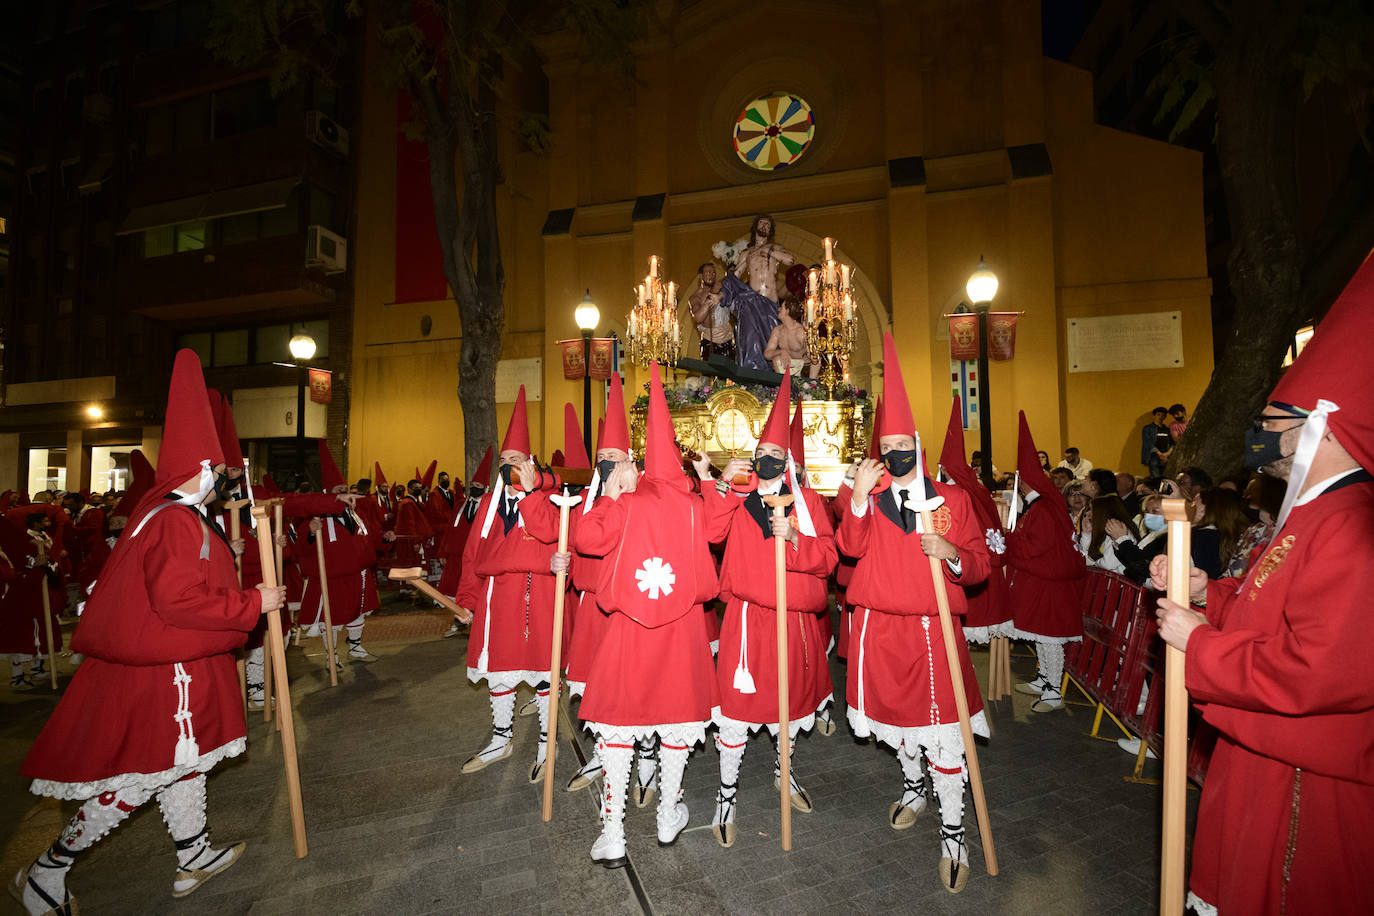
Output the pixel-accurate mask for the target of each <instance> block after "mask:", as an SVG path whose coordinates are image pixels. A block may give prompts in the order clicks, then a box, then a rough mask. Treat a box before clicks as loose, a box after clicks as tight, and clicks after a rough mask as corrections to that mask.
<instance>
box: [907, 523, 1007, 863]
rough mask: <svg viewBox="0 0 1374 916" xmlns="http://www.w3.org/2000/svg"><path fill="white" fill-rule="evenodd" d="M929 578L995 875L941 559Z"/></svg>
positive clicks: (987, 859) (926, 526)
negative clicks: (937, 609) (933, 586)
mask: <svg viewBox="0 0 1374 916" xmlns="http://www.w3.org/2000/svg"><path fill="white" fill-rule="evenodd" d="M921 525H922V529H921V530H922V531H925V532H934V531H935V527H934V525H933V523H932V522H931V518H930V510H929V509H923V510H922V511H921ZM928 559H929V560H930V577H931V579H932V580H934V584H935V604H936V606H937V607H939V609H940V631H941V633H942V634H943V636H944V638H945V659H946V660H947V661H948V662H949V679H950V685H951V686H952V687H953V689H954V706H955V708H956V709H958V710H959V734H960V735H961V736H962V737H963V739H964V757H965V758H966V759H967V761H968V785H969V791H970V792H971V793H972V794H973V810H974V812H975V813H976V814H977V816H978V836H979V838H980V839H981V840H982V841H983V862H984V864H986V865H987V868H988V874H990V875H995V874H997V852H996V850H995V849H993V846H992V821H991V820H989V818H988V801H987V799H986V798H985V797H984V796H983V774H982V771H980V770H979V769H978V749H977V747H976V746H975V745H974V743H973V723H972V722H971V721H970V720H969V714H968V697H966V696H964V671H963V668H962V667H961V666H960V664H959V650H958V648H957V647H956V646H955V644H954V618H953V616H952V615H951V614H950V612H949V592H948V591H946V589H945V572H944V570H943V569H941V568H940V567H941V565H943V563H944V561H943V560H941V559H938V558H936V557H929V558H928Z"/></svg>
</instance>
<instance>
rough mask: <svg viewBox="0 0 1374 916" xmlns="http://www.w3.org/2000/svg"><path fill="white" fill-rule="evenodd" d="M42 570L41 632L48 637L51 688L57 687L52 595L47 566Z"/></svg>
mask: <svg viewBox="0 0 1374 916" xmlns="http://www.w3.org/2000/svg"><path fill="white" fill-rule="evenodd" d="M42 570H43V580H42V583H41V584H42V586H43V633H44V635H46V636H47V637H48V680H49V681H50V682H51V683H52V689H53V690H56V689H57V653H56V652H55V651H53V641H52V596H51V595H49V594H48V568H47V567H46V566H44V567H42Z"/></svg>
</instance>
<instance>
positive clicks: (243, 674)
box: [224, 499, 250, 719]
mask: <svg viewBox="0 0 1374 916" xmlns="http://www.w3.org/2000/svg"><path fill="white" fill-rule="evenodd" d="M247 505H250V503H249V502H248V500H246V499H235V500H230V501H229V502H227V503H225V504H224V511H225V512H227V513H228V514H229V540H230V541H231V542H233V541H237V540H238V539H239V538H241V537H243V522H242V520H241V519H240V518H239V510H240V509H242V508H243V507H244V506H247ZM234 575H236V576H238V580H239V588H243V557H242V556H240V555H239V554H237V553H236V554H234ZM246 653H247V650H246V649H243V648H239V649H235V650H234V658H235V663H236V664H237V666H238V669H239V695H240V696H241V697H242V698H243V718H244V719H247V718H248V663H247V660H246Z"/></svg>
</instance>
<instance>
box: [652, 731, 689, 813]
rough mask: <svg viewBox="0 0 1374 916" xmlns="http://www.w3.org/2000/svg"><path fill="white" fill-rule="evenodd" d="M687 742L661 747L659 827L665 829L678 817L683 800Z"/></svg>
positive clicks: (687, 750)
mask: <svg viewBox="0 0 1374 916" xmlns="http://www.w3.org/2000/svg"><path fill="white" fill-rule="evenodd" d="M689 750H690V749H689V748H688V747H687V745H685V744H668V743H667V742H663V743H662V744H661V746H660V747H659V752H658V756H659V767H658V773H659V779H658V793H659V794H658V827H659V830H663V829H664V828H665V827H667V826H670V825H671V824H672V823H673V822H674V821H675V820H676V819H677V806H678V802H680V801H682V774H683V773H684V772H686V770H687V754H688V753H689Z"/></svg>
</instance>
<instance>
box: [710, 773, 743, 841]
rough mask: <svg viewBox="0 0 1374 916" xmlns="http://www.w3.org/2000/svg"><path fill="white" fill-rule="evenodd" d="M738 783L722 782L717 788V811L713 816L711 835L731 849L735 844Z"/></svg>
mask: <svg viewBox="0 0 1374 916" xmlns="http://www.w3.org/2000/svg"><path fill="white" fill-rule="evenodd" d="M737 786H738V784H737V783H732V784H730V785H728V786H727V785H724V784H722V785H721V787H720V788H719V789H717V790H716V813H715V814H714V815H712V817H711V835H712V836H714V837H715V838H716V842H717V843H719V844H720V845H721V846H723V847H725V848H726V849H729V848H730V847H731V846H734V845H735V793H736V791H737Z"/></svg>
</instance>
